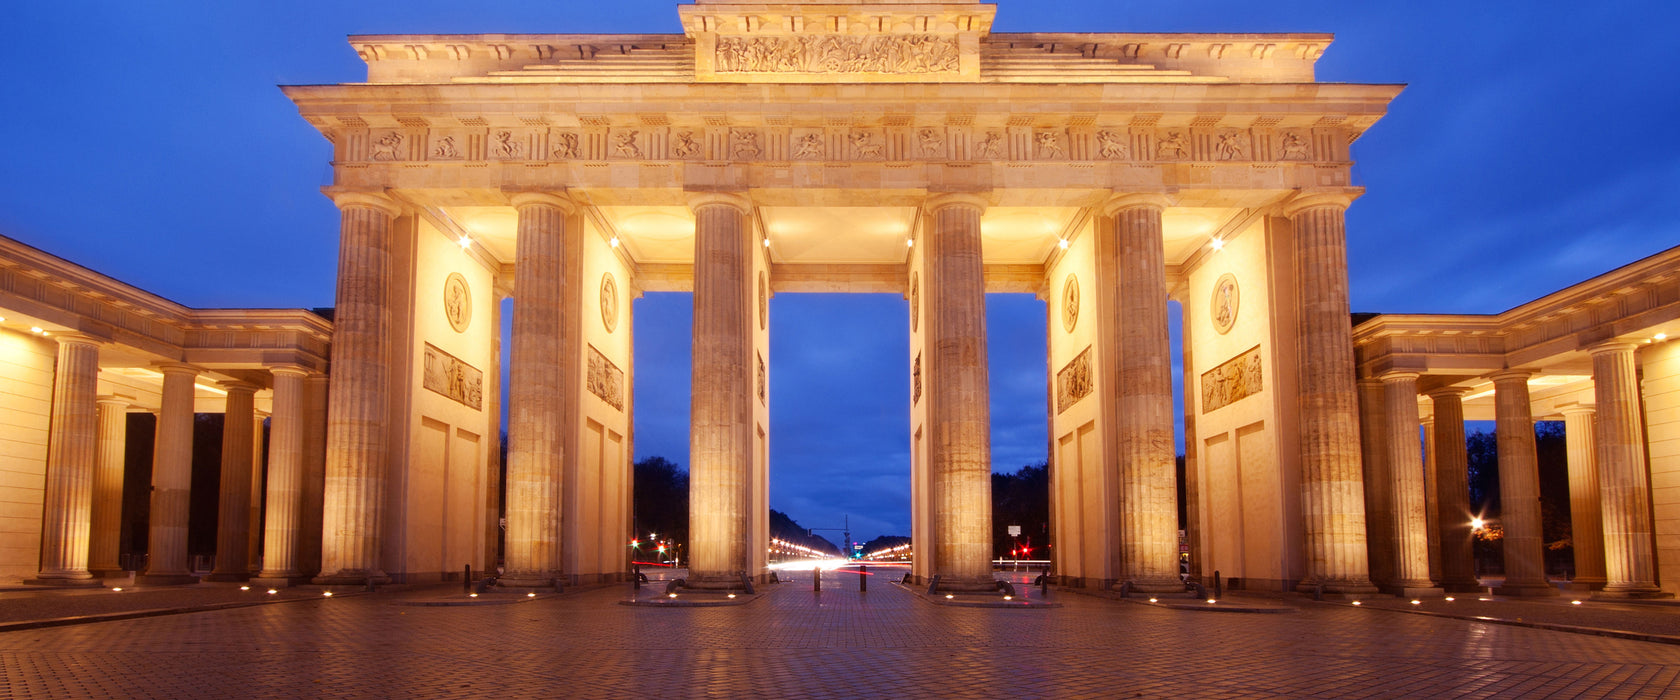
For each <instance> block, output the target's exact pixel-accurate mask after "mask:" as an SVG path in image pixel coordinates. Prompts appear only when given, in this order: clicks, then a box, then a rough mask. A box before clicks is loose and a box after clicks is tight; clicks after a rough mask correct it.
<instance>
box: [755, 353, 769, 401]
mask: <svg viewBox="0 0 1680 700" xmlns="http://www.w3.org/2000/svg"><path fill="white" fill-rule="evenodd" d="M757 376H758V382H757V384H756V386H757V387H758V402H759V403H760V404H762V405H765V406H768V405H770V401H769V399H767V398H765V395H766V393H768V392H766V391H765V386H764V385H765V383H766V382H765V373H764V356H763V355H759V356H758V375H757Z"/></svg>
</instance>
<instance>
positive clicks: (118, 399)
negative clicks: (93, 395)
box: [95, 394, 134, 409]
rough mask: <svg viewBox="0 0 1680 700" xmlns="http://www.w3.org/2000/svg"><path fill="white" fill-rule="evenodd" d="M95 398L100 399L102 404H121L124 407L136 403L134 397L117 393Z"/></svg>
mask: <svg viewBox="0 0 1680 700" xmlns="http://www.w3.org/2000/svg"><path fill="white" fill-rule="evenodd" d="M95 400H96V401H98V402H99V404H100V405H101V406H121V407H123V408H124V409H127V408H128V407H129V406H133V405H134V399H133V398H130V397H127V396H119V395H117V394H106V395H104V396H101V397H99V398H98V399H95Z"/></svg>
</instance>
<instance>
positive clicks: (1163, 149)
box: [1155, 129, 1190, 160]
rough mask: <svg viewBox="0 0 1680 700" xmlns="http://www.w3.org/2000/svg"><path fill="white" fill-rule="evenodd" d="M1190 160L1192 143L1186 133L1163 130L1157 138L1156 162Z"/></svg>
mask: <svg viewBox="0 0 1680 700" xmlns="http://www.w3.org/2000/svg"><path fill="white" fill-rule="evenodd" d="M1189 158H1190V141H1189V139H1187V138H1185V136H1184V132H1183V131H1179V130H1171V129H1169V130H1163V131H1161V132H1160V133H1159V134H1157V135H1156V136H1155V159H1156V160H1187V159H1189Z"/></svg>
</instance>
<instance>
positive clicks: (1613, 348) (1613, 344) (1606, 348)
mask: <svg viewBox="0 0 1680 700" xmlns="http://www.w3.org/2000/svg"><path fill="white" fill-rule="evenodd" d="M1638 349H1639V343H1635V342H1633V341H1631V340H1609V341H1605V342H1602V343H1599V344H1597V345H1594V346H1591V347H1588V348H1587V354H1588V355H1591V356H1593V357H1597V356H1599V355H1603V354H1605V353H1612V352H1633V351H1635V350H1638Z"/></svg>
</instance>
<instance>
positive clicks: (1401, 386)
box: [1377, 372, 1441, 596]
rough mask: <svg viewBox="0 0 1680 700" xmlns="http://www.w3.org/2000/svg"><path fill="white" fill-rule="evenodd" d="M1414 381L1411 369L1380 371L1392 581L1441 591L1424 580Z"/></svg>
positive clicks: (1417, 591)
mask: <svg viewBox="0 0 1680 700" xmlns="http://www.w3.org/2000/svg"><path fill="white" fill-rule="evenodd" d="M1417 380H1418V375H1417V373H1415V372H1389V373H1387V374H1384V375H1382V382H1383V394H1384V396H1385V397H1386V399H1387V404H1388V405H1387V409H1388V410H1387V414H1388V467H1389V469H1388V471H1389V479H1390V480H1389V483H1388V488H1389V489H1390V493H1391V495H1392V497H1393V501H1392V502H1393V509H1394V510H1393V515H1394V555H1395V561H1394V582H1393V583H1392V584H1391V585H1392V586H1393V587H1394V588H1395V589H1397V590H1396V592H1397V593H1399V594H1400V595H1403V596H1423V595H1440V594H1441V589H1439V588H1436V587H1435V584H1433V583H1431V582H1430V580H1429V518H1428V516H1427V515H1425V514H1424V504H1425V500H1426V499H1425V498H1424V495H1423V488H1424V478H1423V443H1422V442H1421V441H1419V439H1418V428H1419V423H1420V422H1421V421H1420V420H1419V419H1418V393H1417ZM1377 487H1378V488H1381V485H1380V484H1379V485H1377Z"/></svg>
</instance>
